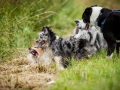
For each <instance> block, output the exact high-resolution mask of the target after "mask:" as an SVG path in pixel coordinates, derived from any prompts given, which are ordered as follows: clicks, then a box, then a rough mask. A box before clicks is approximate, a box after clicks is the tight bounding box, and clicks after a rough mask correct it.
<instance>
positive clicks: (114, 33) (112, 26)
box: [82, 5, 120, 58]
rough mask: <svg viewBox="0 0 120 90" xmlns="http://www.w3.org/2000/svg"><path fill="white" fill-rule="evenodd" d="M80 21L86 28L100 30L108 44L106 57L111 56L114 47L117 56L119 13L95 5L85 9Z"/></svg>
mask: <svg viewBox="0 0 120 90" xmlns="http://www.w3.org/2000/svg"><path fill="white" fill-rule="evenodd" d="M82 19H83V21H84V23H87V26H88V25H89V24H91V25H95V26H97V27H100V28H101V31H102V33H103V36H104V38H105V40H106V41H107V44H108V49H107V57H109V58H111V57H112V56H113V52H114V49H115V47H116V51H117V54H119V43H117V41H118V40H120V11H118V10H111V9H108V8H103V7H99V6H96V5H95V6H91V7H87V8H86V9H85V11H84V12H83V15H82Z"/></svg>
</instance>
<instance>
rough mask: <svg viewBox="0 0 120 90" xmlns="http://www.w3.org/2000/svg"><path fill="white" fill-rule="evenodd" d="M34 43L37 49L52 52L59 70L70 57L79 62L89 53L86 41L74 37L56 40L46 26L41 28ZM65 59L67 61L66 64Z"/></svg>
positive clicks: (65, 64)
mask: <svg viewBox="0 0 120 90" xmlns="http://www.w3.org/2000/svg"><path fill="white" fill-rule="evenodd" d="M36 42H37V47H40V48H43V50H44V49H46V48H50V49H51V50H52V52H53V55H54V60H55V62H56V66H57V67H58V69H61V70H63V69H64V68H65V67H67V65H68V62H69V61H70V62H71V58H72V57H74V58H75V59H78V60H79V59H82V58H84V57H87V55H88V53H89V49H88V42H87V40H86V39H77V38H76V39H75V38H74V36H70V37H68V38H61V37H60V38H59V39H56V35H55V33H54V32H53V31H52V30H51V29H50V28H49V27H47V26H46V27H43V28H42V32H40V34H39V38H38V40H37V41H36ZM65 59H68V60H69V61H68V62H66V60H65Z"/></svg>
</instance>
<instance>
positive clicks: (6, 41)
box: [0, 0, 68, 61]
mask: <svg viewBox="0 0 120 90" xmlns="http://www.w3.org/2000/svg"><path fill="white" fill-rule="evenodd" d="M67 2H68V1H67V0H58V1H54V0H44V1H43V0H17V1H16V0H9V1H8V0H2V1H1V3H0V37H1V38H0V61H1V60H2V61H3V60H4V59H10V58H11V57H10V56H12V55H14V53H13V52H15V51H14V49H18V48H19V49H24V48H28V47H29V46H30V45H31V44H32V43H33V41H34V42H35V39H36V38H37V37H38V35H37V33H38V32H39V31H40V30H41V28H42V27H43V26H45V25H49V23H51V22H50V21H51V20H52V17H53V15H54V16H55V15H56V12H57V11H58V10H60V9H61V7H64V5H65V4H66V3H67ZM11 59H12V58H11Z"/></svg>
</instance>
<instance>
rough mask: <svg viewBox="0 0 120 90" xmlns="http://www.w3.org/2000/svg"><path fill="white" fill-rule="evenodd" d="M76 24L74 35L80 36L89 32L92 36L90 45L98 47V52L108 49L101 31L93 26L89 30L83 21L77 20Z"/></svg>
mask: <svg viewBox="0 0 120 90" xmlns="http://www.w3.org/2000/svg"><path fill="white" fill-rule="evenodd" d="M75 23H76V27H75V29H74V35H76V34H80V33H82V32H84V31H85V32H89V33H91V35H92V40H91V42H90V45H94V46H96V48H97V50H100V49H101V48H104V49H107V42H106V41H105V39H104V37H103V34H102V33H101V32H100V30H97V28H96V27H95V26H91V27H90V28H89V29H88V27H86V23H84V22H83V20H75ZM87 35H89V34H87Z"/></svg>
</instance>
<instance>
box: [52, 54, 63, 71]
mask: <svg viewBox="0 0 120 90" xmlns="http://www.w3.org/2000/svg"><path fill="white" fill-rule="evenodd" d="M54 60H55V62H56V66H57V68H58V69H59V70H64V69H65V68H64V66H63V62H62V57H61V56H55V57H54Z"/></svg>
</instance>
